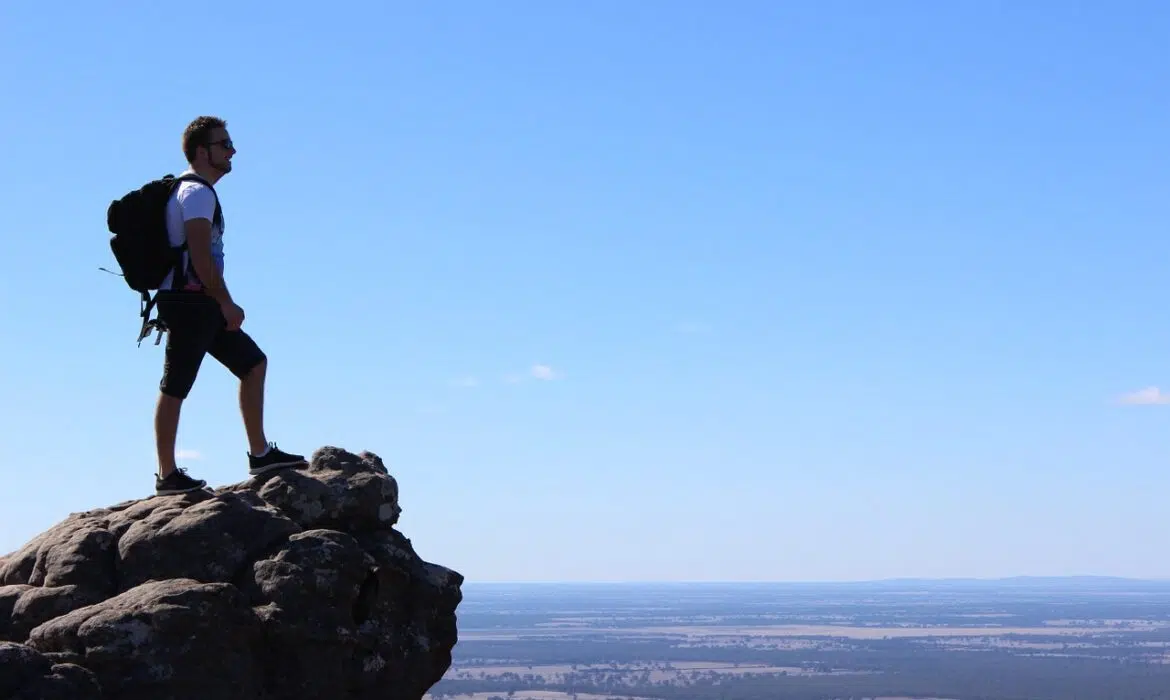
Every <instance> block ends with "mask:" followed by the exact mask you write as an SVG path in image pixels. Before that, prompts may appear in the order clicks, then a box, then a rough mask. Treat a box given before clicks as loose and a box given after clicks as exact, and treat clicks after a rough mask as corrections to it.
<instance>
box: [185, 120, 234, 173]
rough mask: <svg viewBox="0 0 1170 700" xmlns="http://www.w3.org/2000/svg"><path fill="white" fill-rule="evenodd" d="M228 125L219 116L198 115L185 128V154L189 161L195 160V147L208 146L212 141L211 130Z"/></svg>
mask: <svg viewBox="0 0 1170 700" xmlns="http://www.w3.org/2000/svg"><path fill="white" fill-rule="evenodd" d="M226 127H227V122H226V121H224V120H222V119H220V118H219V117H209V116H202V117H196V118H195V119H193V120H192V121H191V123H190V124H188V125H187V128H186V129H184V130H183V155H184V156H186V157H187V162H188V163H194V162H195V149H196V148H198V147H199V146H207V145H208V144H209V142H210V141H211V132H212V131H214V130H216V129H223V128H226Z"/></svg>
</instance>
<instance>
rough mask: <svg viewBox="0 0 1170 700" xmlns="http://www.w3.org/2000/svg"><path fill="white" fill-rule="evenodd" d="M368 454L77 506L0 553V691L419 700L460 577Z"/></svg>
mask: <svg viewBox="0 0 1170 700" xmlns="http://www.w3.org/2000/svg"><path fill="white" fill-rule="evenodd" d="M400 513H401V509H400V508H399V506H398V484H397V482H396V481H395V479H394V477H393V476H391V475H390V474H389V472H388V471H387V469H386V467H385V466H384V465H383V463H382V460H381V459H379V458H378V456H377V455H374V454H372V453H369V452H362V453H361V454H352V453H350V452H347V451H345V450H342V449H339V448H336V447H323V448H321V449H319V450H317V451H316V452H315V453H314V454H313V455H312V458H311V459H310V463H309V465H308V466H307V467H305V468H301V469H295V470H294V469H290V470H282V471H278V472H275V473H273V474H270V475H266V476H261V477H257V478H255V479H250V480H248V481H245V482H241V483H238V484H233V485H230V486H225V487H222V488H219V489H216V490H214V492H211V491H197V492H194V493H191V494H184V495H179V496H152V497H150V498H143V499H139V500H133V501H127V502H125V503H120V504H118V505H115V506H111V507H108V508H99V509H97V510H91V511H88V512H84V513H73V514H71V515H70V516H69V517H68V518H66V519H65V520H63V521H62V522H60V523H58V524H56V525H54V526H53V527H51V528H50V529H48V530H47V531H45V532H44V533H42V534H41V535H39V536H37V537H36V538H34V539H33V540H32V541H30V542H29V543H27V544H26V545H24V547H22V548H20V549H19V550H17V551H15V552H12V553H11V554H8V555H7V556H5V557H3V558H0V699H2V700H7V699H9V698H12V699H14V700H15V699H20V700H24V699H26V698H27V699H28V700H34V699H35V700H58V699H59V700H66V699H68V700H147V699H150V700H163V699H174V700H187V699H188V698H190V699H192V700H194V699H195V698H199V699H200V700H207V699H209V698H213V699H214V700H236V699H237V698H238V699H240V700H243V699H244V698H247V699H248V700H293V699H294V698H295V700H318V699H320V700H326V699H328V700H338V699H342V698H344V699H347V700H348V699H352V700H359V699H360V700H367V699H368V700H374V699H375V698H376V699H378V700H383V699H385V700H418V699H419V698H421V697H422V696H423V694H424V693H426V691H427V690H428V689H429V688H430V687H431V686H432V685H433V684H435V683H436V682H438V680H439V679H440V678H442V676H443V674H444V673H445V672H446V671H447V669H448V667H449V666H450V664H451V651H452V648H453V647H454V645H455V643H456V640H457V631H456V620H455V609H456V607H457V606H458V605H459V603H460V601H461V600H462V591H461V588H460V587H461V585H462V583H463V576H462V575H460V574H459V573H457V572H455V571H452V570H450V569H447V568H444V567H442V566H438V565H435V564H430V563H428V562H425V561H423V560H422V559H421V558H420V557H419V556H418V554H416V553H415V551H414V549H413V547H412V546H411V543H410V540H409V539H407V538H406V537H404V536H403V535H402V534H401V533H399V532H398V531H397V530H396V529H394V525H395V524H396V523H397V522H398V516H399V514H400Z"/></svg>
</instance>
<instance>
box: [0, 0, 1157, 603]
mask: <svg viewBox="0 0 1170 700" xmlns="http://www.w3.org/2000/svg"><path fill="white" fill-rule="evenodd" d="M1167 37H1170V6H1168V5H1167V4H1166V3H1159V2H1154V1H1150V2H1110V3H1106V2H1097V3H1088V2H1067V1H1061V2H1057V1H1055V0H1051V1H1035V2H1026V3H1024V2H1008V1H1001V2H991V1H987V0H978V1H976V0H964V1H953V2H927V1H926V0H920V1H918V2H905V1H900V0H891V1H887V2H882V3H870V2H860V1H855V2H836V1H825V0H817V1H816V2H802V3H796V2H785V3H781V2H772V1H767V2H764V1H760V2H749V1H747V0H743V1H737V2H726V3H724V2H700V1H689V0H688V1H680V0H670V1H666V0H654V1H645V2H627V1H625V0H622V1H618V0H598V1H594V2H582V3H570V2H557V3H548V2H525V3H521V2H510V1H506V2H492V3H481V2H467V1H465V2H453V3H439V4H435V5H430V4H425V3H394V4H391V3H387V4H382V3H374V2H341V3H329V4H326V5H316V4H314V5H310V4H306V3H297V2H293V3H284V4H281V5H279V6H277V5H272V4H264V5H261V4H260V3H241V4H235V5H229V4H227V3H219V4H217V3H212V4H203V5H199V6H198V7H196V6H192V5H186V6H179V5H174V4H165V3H153V4H152V3H144V2H134V3H118V4H101V5H100V6H99V5H97V4H91V5H86V4H78V5H76V6H70V7H68V8H65V7H62V6H58V5H53V4H40V5H38V4H36V3H31V2H25V3H6V4H4V6H3V8H2V9H0V66H3V68H0V75H2V76H3V77H2V81H3V83H2V84H3V95H4V105H5V106H4V108H3V110H0V131H2V132H3V134H4V139H3V144H4V153H3V157H2V158H0V173H2V174H3V178H2V182H3V189H2V192H3V194H2V195H0V197H2V201H3V203H4V213H5V219H6V222H5V231H4V234H3V241H4V245H3V252H2V254H0V300H2V305H0V308H2V309H3V317H2V320H3V330H4V333H3V338H4V342H2V343H0V397H3V399H2V403H0V412H2V413H0V419H2V421H0V425H3V432H2V434H0V456H2V463H3V476H4V479H3V486H2V487H0V551H4V552H7V551H10V550H12V549H15V548H17V547H18V546H20V545H21V544H23V543H24V542H26V541H27V540H28V539H30V538H31V537H32V536H34V535H35V534H36V533H38V532H40V531H42V530H44V529H45V528H47V527H49V526H50V525H52V524H53V523H55V522H57V521H58V520H60V519H61V518H62V517H64V516H65V515H67V514H68V513H69V512H71V511H75V510H82V509H86V508H91V507H97V506H102V505H108V504H112V503H116V502H119V501H122V500H127V499H132V498H141V497H146V496H149V495H150V494H151V493H152V489H153V473H154V470H155V461H154V447H153V444H154V443H153V434H152V412H153V407H154V401H155V398H156V395H157V389H158V380H159V374H160V369H161V359H162V350H161V348H160V347H156V346H154V345H153V344H152V343H149V342H148V343H143V345H142V347H141V348H139V347H137V346H136V345H135V335H136V332H137V330H138V322H139V319H138V300H137V297H136V295H135V294H134V293H133V292H132V291H130V290H129V289H128V288H126V287H125V285H124V284H123V282H122V281H121V279H120V278H117V277H113V276H110V275H107V274H106V273H104V272H101V271H99V270H98V267H100V266H106V267H110V266H112V265H113V258H112V256H111V254H110V252H109V248H108V244H107V241H108V233H107V231H106V228H105V211H106V207H107V205H108V204H109V202H110V200H111V199H113V198H115V197H117V196H119V195H121V194H122V193H124V192H125V191H127V190H129V189H132V188H134V187H137V186H139V185H140V184H142V183H143V182H145V181H146V180H148V179H150V178H152V177H157V176H159V175H161V174H163V173H166V172H178V171H180V170H181V169H182V168H183V167H184V163H183V161H182V155H181V152H180V148H179V139H180V133H181V131H182V129H183V127H184V126H185V125H186V123H187V122H188V121H189V120H190V119H192V118H193V117H195V116H197V115H199V114H205V113H208V114H216V115H219V116H222V117H224V118H226V119H227V120H228V126H229V130H230V132H231V135H232V137H233V138H234V139H235V141H236V144H237V146H238V148H239V153H238V154H237V156H236V157H235V161H234V164H235V170H234V172H233V173H232V174H231V175H229V176H228V177H227V178H226V179H225V180H224V181H223V182H222V183H221V185H220V187H219V190H220V194H221V196H222V199H223V204H224V212H225V217H226V220H227V230H226V233H225V238H224V240H225V244H226V255H227V260H226V262H227V269H226V279H227V281H228V284H229V286H230V287H231V289H232V290H233V293H234V295H235V297H236V299H237V300H238V301H239V303H240V305H241V306H243V308H244V309H245V310H246V312H247V321H246V324H245V327H246V328H247V329H248V330H249V331H251V332H252V334H253V335H254V336H255V337H256V338H257V339H258V341H259V342H260V344H261V345H262V347H263V348H264V349H265V350H267V352H268V353H269V355H270V363H271V364H270V371H269V395H268V396H269V404H268V409H267V418H268V425H269V437H270V438H271V439H274V440H276V441H277V442H278V444H280V446H281V447H284V448H286V449H291V450H294V451H303V452H305V453H309V452H311V451H312V450H314V449H316V448H317V447H319V446H321V445H328V444H332V445H340V446H342V447H346V448H348V449H351V450H354V451H358V450H361V449H370V450H373V451H375V452H377V453H379V454H381V455H382V456H383V458H384V459H385V460H386V462H387V464H388V465H389V466H390V468H391V469H392V470H393V472H394V474H395V475H396V476H397V478H398V481H399V485H400V488H401V493H402V505H403V507H404V513H403V516H402V521H401V529H402V531H403V532H405V533H406V535H407V536H408V537H410V538H411V539H412V541H413V542H414V544H415V546H416V547H417V549H418V551H419V552H420V554H422V556H424V557H425V558H427V559H428V560H431V561H436V562H439V563H442V564H445V565H447V566H450V567H452V568H455V569H457V570H459V571H461V572H462V573H464V574H465V575H466V576H467V577H468V578H469V579H470V580H473V581H497V580H512V581H523V580H566V579H572V580H646V579H658V580H679V579H684V580H693V579H704V580H707V579H723V580H742V579H750V580H761V579H771V580H798V579H799V580H836V579H866V578H882V577H892V576H927V577H935V576H979V577H990V576H1001V575H1017V574H1035V575H1048V574H1113V575H1123V576H1149V577H1163V576H1170V555H1168V554H1167V553H1168V552H1170V508H1168V507H1167V502H1168V499H1170V406H1166V405H1163V403H1162V402H1163V401H1164V397H1165V396H1166V394H1162V393H1161V392H1160V391H1159V390H1158V389H1157V387H1162V388H1163V390H1165V391H1168V392H1170V275H1168V274H1167V272H1168V270H1170V237H1168V236H1167V235H1166V231H1167V222H1168V221H1170V217H1168V215H1170V176H1168V173H1170V138H1168V137H1167V131H1166V129H1167V124H1170V91H1167V89H1166V88H1167V84H1168V82H1167V81H1168V80H1170V58H1168V56H1170V52H1168V50H1167ZM235 386H236V385H235V380H234V379H233V378H232V377H231V376H230V375H229V374H228V373H227V371H226V370H224V369H223V368H222V367H220V366H219V365H218V364H216V363H215V362H214V361H210V360H209V361H208V362H207V364H205V365H204V370H203V372H202V374H201V376H200V378H199V381H198V382H197V384H196V388H195V390H194V392H193V394H192V396H191V398H190V400H189V401H188V402H187V404H186V405H185V407H184V412H183V421H182V425H181V428H180V436H179V442H180V447H181V448H182V449H183V450H184V451H185V452H189V453H190V455H191V456H190V458H188V459H185V460H183V461H182V464H183V465H184V466H187V467H188V468H189V469H190V471H191V473H192V474H193V475H195V476H197V477H200V478H205V479H207V480H208V481H209V482H210V483H212V484H213V485H222V484H227V483H231V482H235V481H239V480H242V479H244V478H246V470H247V461H246V458H245V450H246V444H245V441H244V436H243V430H242V428H241V424H240V419H239V415H238V410H237V404H236V393H235V391H236V389H235ZM1143 391H1144V393H1138V394H1136V396H1137V397H1138V399H1137V400H1136V402H1135V403H1127V402H1126V400H1125V398H1124V397H1126V396H1127V395H1130V394H1132V393H1133V392H1143Z"/></svg>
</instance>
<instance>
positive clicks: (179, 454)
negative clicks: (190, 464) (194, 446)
mask: <svg viewBox="0 0 1170 700" xmlns="http://www.w3.org/2000/svg"><path fill="white" fill-rule="evenodd" d="M202 456H203V455H201V454H199V450H176V451H175V459H200V458H201V457H202Z"/></svg>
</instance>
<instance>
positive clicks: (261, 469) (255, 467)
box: [248, 442, 309, 476]
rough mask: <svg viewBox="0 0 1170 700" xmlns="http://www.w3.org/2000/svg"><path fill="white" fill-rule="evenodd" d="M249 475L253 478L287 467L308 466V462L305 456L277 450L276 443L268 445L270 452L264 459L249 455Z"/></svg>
mask: <svg viewBox="0 0 1170 700" xmlns="http://www.w3.org/2000/svg"><path fill="white" fill-rule="evenodd" d="M248 465H249V469H248V473H249V474H251V475H252V476H256V475H257V474H264V473H266V472H270V471H272V470H273V469H284V468H285V467H295V466H300V465H304V466H308V465H309V463H308V461H306V460H305V457H304V455H294V454H289V453H288V452H284V451H283V450H279V449H277V448H276V443H275V442H270V443H268V452H265V453H264V456H263V457H253V456H252V455H251V454H250V453H249V454H248Z"/></svg>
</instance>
